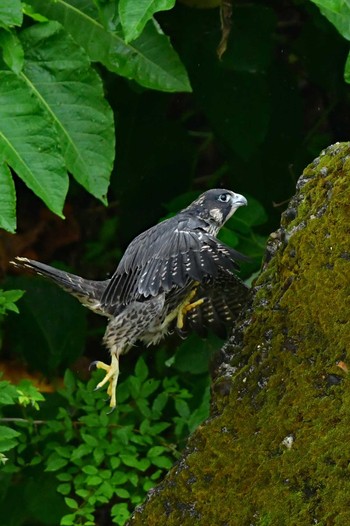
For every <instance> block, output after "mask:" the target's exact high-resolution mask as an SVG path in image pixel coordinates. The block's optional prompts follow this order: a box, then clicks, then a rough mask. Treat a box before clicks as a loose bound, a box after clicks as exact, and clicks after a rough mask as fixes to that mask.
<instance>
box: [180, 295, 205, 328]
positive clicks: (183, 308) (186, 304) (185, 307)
mask: <svg viewBox="0 0 350 526" xmlns="http://www.w3.org/2000/svg"><path fill="white" fill-rule="evenodd" d="M196 293H197V288H195V289H193V290H191V292H190V293H189V295H188V296H187V298H186V299H185V301H183V302H182V303H181V305H180V306H179V309H178V311H177V320H176V327H177V328H178V329H182V328H183V326H184V318H185V315H186V313H187V312H189V311H190V310H192V309H195V308H196V307H198V305H202V303H203V302H204V298H201V299H199V300H197V301H194V302H193V303H191V300H192V298H194V296H195V295H196Z"/></svg>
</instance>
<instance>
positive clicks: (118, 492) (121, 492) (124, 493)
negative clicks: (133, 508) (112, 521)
mask: <svg viewBox="0 0 350 526" xmlns="http://www.w3.org/2000/svg"><path fill="white" fill-rule="evenodd" d="M114 493H115V494H116V495H117V496H118V497H119V498H121V499H128V498H130V493H129V492H128V491H127V490H126V489H124V488H115V490H114Z"/></svg>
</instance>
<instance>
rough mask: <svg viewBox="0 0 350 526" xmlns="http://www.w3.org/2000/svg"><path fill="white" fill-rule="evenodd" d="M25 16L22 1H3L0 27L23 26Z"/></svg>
mask: <svg viewBox="0 0 350 526" xmlns="http://www.w3.org/2000/svg"><path fill="white" fill-rule="evenodd" d="M22 20H23V14H22V5H21V2H20V0H1V2H0V26H2V27H12V26H20V25H22Z"/></svg>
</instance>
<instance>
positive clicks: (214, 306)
mask: <svg viewBox="0 0 350 526" xmlns="http://www.w3.org/2000/svg"><path fill="white" fill-rule="evenodd" d="M250 295H251V289H250V288H248V287H247V286H246V285H245V284H244V283H243V281H242V280H240V279H239V278H238V277H237V276H235V275H234V274H232V273H231V272H228V271H227V270H224V269H219V271H218V274H217V276H216V278H214V279H210V281H209V283H208V284H206V285H205V284H204V285H201V286H199V287H198V289H197V291H196V295H195V297H194V298H193V299H192V302H195V301H197V300H199V299H203V300H204V301H203V303H202V304H200V305H199V306H197V307H195V308H194V309H192V310H190V311H189V312H188V313H187V314H186V317H185V329H184V331H180V334H181V332H184V333H185V334H186V332H187V330H188V329H192V330H194V331H196V332H197V333H198V334H199V335H200V336H203V337H205V336H206V335H207V331H208V329H211V330H212V331H213V332H214V333H216V334H217V335H218V336H221V337H226V332H227V328H228V327H232V325H233V322H234V321H235V320H236V318H237V317H238V315H239V313H240V312H242V307H243V306H244V305H245V304H246V303H247V302H248V301H249V298H250Z"/></svg>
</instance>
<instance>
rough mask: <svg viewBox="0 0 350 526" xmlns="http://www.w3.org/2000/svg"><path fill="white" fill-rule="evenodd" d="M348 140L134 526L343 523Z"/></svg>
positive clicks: (331, 156) (349, 273) (327, 161)
mask: <svg viewBox="0 0 350 526" xmlns="http://www.w3.org/2000/svg"><path fill="white" fill-rule="evenodd" d="M349 318H350V145H349V143H342V144H336V145H334V146H331V147H329V148H327V149H326V150H325V151H323V152H322V153H321V155H320V157H318V158H317V159H316V160H315V161H314V162H313V163H312V164H310V165H309V166H308V167H307V168H306V170H305V171H304V173H303V175H302V177H301V178H300V179H299V182H298V185H297V193H296V195H295V197H294V198H293V199H292V201H291V203H290V205H289V207H288V209H287V211H286V212H285V213H284V214H283V217H282V222H281V228H280V229H279V230H278V231H277V232H275V233H274V234H272V235H271V237H270V240H269V243H268V248H267V255H266V261H265V263H264V267H263V271H262V273H261V275H260V277H259V278H258V281H257V283H256V287H255V296H254V299H253V303H252V306H251V307H250V308H249V309H247V311H246V312H245V313H244V314H243V316H242V319H241V322H240V324H239V326H238V327H237V328H236V329H235V331H234V334H233V336H232V338H231V340H230V342H229V343H228V344H227V345H226V346H225V348H224V349H223V353H222V355H223V356H226V361H225V362H223V363H221V365H220V366H219V368H218V370H217V373H216V377H215V379H214V380H213V402H212V415H211V418H210V419H209V420H208V421H207V422H205V423H204V424H203V425H202V426H200V427H199V429H197V431H196V432H195V433H194V434H193V436H192V437H191V438H190V440H189V443H188V446H187V448H186V450H185V452H184V455H183V457H182V459H181V460H180V462H179V463H178V464H177V465H176V466H175V467H174V468H173V469H172V470H171V471H170V472H169V474H168V476H167V477H166V478H165V480H164V481H163V482H162V484H161V485H160V486H159V487H157V488H156V489H155V490H153V491H152V492H151V493H150V494H149V497H148V500H147V502H146V503H145V504H144V505H143V506H142V507H141V508H139V509H138V510H137V511H136V512H135V514H134V516H133V518H132V519H131V520H130V522H129V524H130V525H131V524H132V525H134V526H139V525H147V526H153V525H157V526H162V525H166V526H193V525H203V526H236V525H237V526H250V525H251V526H294V525H295V526H304V525H305V526H310V525H312V524H317V525H322V526H333V525H337V526H348V525H349V524H350V505H349V500H350V497H349V495H350V467H349V466H350V464H349V463H350V439H349V437H350V375H349V374H348V372H347V364H348V365H349V369H350V359H349V357H348V353H349V351H348V346H349V342H350V320H349Z"/></svg>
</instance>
